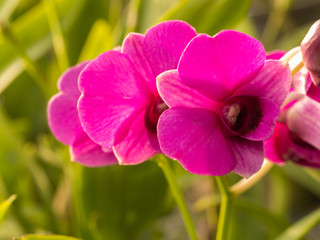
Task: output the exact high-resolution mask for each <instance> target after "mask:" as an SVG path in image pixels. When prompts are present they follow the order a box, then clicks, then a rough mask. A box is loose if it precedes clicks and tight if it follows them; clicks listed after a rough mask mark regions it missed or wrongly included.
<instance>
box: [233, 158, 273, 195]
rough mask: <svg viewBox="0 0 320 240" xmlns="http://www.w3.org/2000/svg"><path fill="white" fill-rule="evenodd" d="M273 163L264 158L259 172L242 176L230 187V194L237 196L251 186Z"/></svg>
mask: <svg viewBox="0 0 320 240" xmlns="http://www.w3.org/2000/svg"><path fill="white" fill-rule="evenodd" d="M272 166H273V163H272V162H271V161H269V160H265V161H264V163H263V166H262V168H261V169H260V171H259V172H257V173H256V174H254V175H253V176H252V177H250V178H249V179H246V178H243V179H241V180H240V181H239V182H237V183H236V184H234V185H233V186H231V187H230V194H232V195H234V196H238V195H240V194H242V193H244V192H245V191H247V190H248V189H250V188H251V187H252V186H254V185H255V184H256V183H257V182H258V181H260V180H261V179H262V178H263V177H264V176H265V175H266V174H267V173H268V172H269V171H270V170H271V168H272Z"/></svg>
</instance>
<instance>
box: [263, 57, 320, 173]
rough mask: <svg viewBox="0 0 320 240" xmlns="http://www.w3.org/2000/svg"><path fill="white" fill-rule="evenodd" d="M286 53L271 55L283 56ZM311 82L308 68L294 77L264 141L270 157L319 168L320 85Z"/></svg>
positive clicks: (266, 153)
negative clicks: (271, 128)
mask: <svg viewBox="0 0 320 240" xmlns="http://www.w3.org/2000/svg"><path fill="white" fill-rule="evenodd" d="M278 53H279V51H278ZM283 54H284V52H282V53H281V54H280V55H278V57H276V56H274V55H270V56H269V57H270V58H280V57H281V56H282V55H283ZM311 83H312V81H311V77H310V75H309V73H308V71H306V69H305V68H304V69H302V70H301V71H300V72H298V73H297V74H296V75H295V76H294V77H293V81H292V88H291V91H290V94H289V95H288V97H287V100H286V101H285V104H284V106H283V107H282V113H281V116H280V119H279V122H277V124H276V126H275V131H274V134H273V135H272V137H271V138H269V139H267V140H266V141H265V142H264V145H265V155H266V158H267V159H269V160H270V161H273V162H275V163H277V164H279V165H283V164H285V162H286V161H293V162H295V163H297V164H300V165H303V166H308V167H316V168H320V139H319V136H320V131H319V129H320V126H319V123H318V121H317V119H318V117H317V116H318V115H319V117H320V89H319V87H316V86H315V85H313V84H311Z"/></svg>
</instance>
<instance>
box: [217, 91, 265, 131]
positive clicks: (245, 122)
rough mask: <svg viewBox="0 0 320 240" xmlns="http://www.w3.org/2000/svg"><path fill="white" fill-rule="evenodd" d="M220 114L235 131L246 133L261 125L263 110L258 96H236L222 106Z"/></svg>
mask: <svg viewBox="0 0 320 240" xmlns="http://www.w3.org/2000/svg"><path fill="white" fill-rule="evenodd" d="M220 116H221V118H222V120H223V121H224V123H225V124H226V125H227V126H228V127H229V128H230V129H231V130H232V131H233V132H236V133H238V134H240V135H244V134H246V133H248V132H250V131H252V130H254V129H255V128H256V127H257V126H258V125H259V123H260V120H261V118H262V111H261V109H260V104H259V101H258V99H257V98H256V97H248V96H244V97H235V98H233V99H231V100H229V101H227V102H226V103H225V104H224V105H223V106H222V108H221V112H220Z"/></svg>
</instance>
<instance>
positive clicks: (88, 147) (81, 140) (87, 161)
mask: <svg viewBox="0 0 320 240" xmlns="http://www.w3.org/2000/svg"><path fill="white" fill-rule="evenodd" d="M70 153H71V157H72V159H71V160H72V161H74V162H78V163H81V164H82V165H85V166H88V167H100V166H108V165H111V164H116V163H118V161H117V159H116V158H115V156H114V154H113V151H112V149H110V150H108V151H103V150H102V148H101V146H99V145H98V144H95V143H94V142H93V141H92V140H91V139H90V138H89V137H88V136H87V135H86V134H85V133H84V132H83V134H82V135H81V136H78V138H77V139H76V141H75V142H74V143H73V145H72V146H71V148H70Z"/></svg>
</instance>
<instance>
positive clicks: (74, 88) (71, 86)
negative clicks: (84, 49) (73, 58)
mask: <svg viewBox="0 0 320 240" xmlns="http://www.w3.org/2000/svg"><path fill="white" fill-rule="evenodd" d="M89 62H90V61H85V62H82V63H79V64H77V65H75V66H73V67H71V68H69V69H68V70H66V71H65V72H64V73H63V74H62V75H61V77H60V78H59V80H58V89H59V90H60V91H61V92H64V93H66V94H67V95H69V96H70V97H74V98H78V97H79V96H80V91H79V88H78V77H79V74H80V72H81V71H82V70H83V69H84V67H85V66H86V65H87V64H88V63H89Z"/></svg>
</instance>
